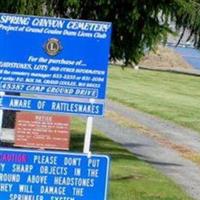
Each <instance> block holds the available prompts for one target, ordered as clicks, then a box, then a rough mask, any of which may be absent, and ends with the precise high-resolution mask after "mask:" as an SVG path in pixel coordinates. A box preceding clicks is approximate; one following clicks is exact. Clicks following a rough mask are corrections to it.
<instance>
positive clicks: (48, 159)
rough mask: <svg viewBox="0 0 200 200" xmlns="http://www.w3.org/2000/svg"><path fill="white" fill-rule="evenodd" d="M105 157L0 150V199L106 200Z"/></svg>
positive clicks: (107, 172)
mask: <svg viewBox="0 0 200 200" xmlns="http://www.w3.org/2000/svg"><path fill="white" fill-rule="evenodd" d="M109 163H110V161H109V158H108V157H107V156H104V155H92V156H91V157H87V155H85V154H72V153H65V152H50V151H45V152H41V151H32V150H21V149H20V150H13V149H4V148H2V149H0V196H1V199H3V200H22V199H32V200H33V199H34V200H106V198H107V187H108V186H107V184H108V176H109Z"/></svg>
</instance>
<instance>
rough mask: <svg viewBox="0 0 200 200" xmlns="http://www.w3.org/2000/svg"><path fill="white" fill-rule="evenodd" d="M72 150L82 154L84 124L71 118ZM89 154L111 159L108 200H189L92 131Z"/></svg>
mask: <svg viewBox="0 0 200 200" xmlns="http://www.w3.org/2000/svg"><path fill="white" fill-rule="evenodd" d="M72 121H73V123H72V126H71V135H72V138H71V149H70V151H73V152H82V148H83V138H84V134H83V133H84V130H85V124H83V123H82V122H80V121H79V120H77V119H76V118H73V120H72ZM91 150H92V152H95V153H100V154H106V155H109V156H110V157H111V170H110V171H111V176H110V182H109V183H110V184H109V185H110V187H109V194H108V200H191V198H189V197H187V195H186V194H185V193H184V192H183V191H182V190H181V189H180V188H179V187H178V186H176V185H175V184H174V183H173V182H172V181H170V180H169V179H168V178H166V177H165V176H163V175H162V174H161V173H159V172H158V171H156V170H155V169H154V168H153V167H151V166H150V165H149V164H147V163H145V162H143V161H140V160H138V159H137V158H136V157H134V156H133V155H132V154H131V153H129V152H128V151H126V150H125V149H123V148H122V147H121V146H120V145H118V144H116V143H114V142H112V141H111V140H109V139H107V138H106V137H105V136H104V135H103V134H102V133H99V132H97V131H95V134H94V135H93V137H92V148H91Z"/></svg>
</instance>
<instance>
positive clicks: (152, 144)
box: [94, 101, 200, 200]
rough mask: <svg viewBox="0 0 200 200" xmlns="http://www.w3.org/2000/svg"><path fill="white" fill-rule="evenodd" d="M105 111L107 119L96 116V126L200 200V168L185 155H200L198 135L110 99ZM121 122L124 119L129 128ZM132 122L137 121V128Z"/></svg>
mask: <svg viewBox="0 0 200 200" xmlns="http://www.w3.org/2000/svg"><path fill="white" fill-rule="evenodd" d="M107 111H108V116H107V117H106V118H99V119H95V124H94V127H95V128H97V129H98V130H101V131H103V132H104V133H106V135H107V136H108V137H110V138H111V139H113V140H114V141H116V142H118V143H121V144H122V145H123V146H124V147H125V148H127V149H128V150H129V151H131V152H133V153H134V154H135V155H136V156H138V157H139V158H140V159H142V160H145V161H146V162H148V163H150V164H152V165H153V166H155V167H156V168H157V169H158V170H160V171H161V172H163V173H164V174H165V175H167V176H169V177H170V178H171V179H172V180H173V181H175V182H176V183H177V184H179V185H180V186H182V187H183V189H184V190H185V191H186V192H188V194H189V195H190V196H191V197H193V198H194V199H196V200H200V167H199V165H197V164H195V163H194V162H192V161H191V160H190V159H186V158H184V155H185V154H186V155H188V151H189V153H191V154H192V153H195V155H200V134H198V133H196V132H194V131H191V130H188V129H185V128H182V127H180V126H177V125H175V124H171V123H169V122H166V121H163V120H160V119H158V118H155V117H152V116H150V115H147V114H145V113H142V112H139V111H136V110H134V109H130V108H128V107H126V106H123V105H121V104H118V103H114V102H111V101H108V102H107ZM113 116H114V117H113ZM120 121H123V123H124V122H127V124H128V127H124V125H125V124H123V123H122V122H120ZM131 123H132V124H137V126H136V128H134V126H131ZM190 151H191V152H190Z"/></svg>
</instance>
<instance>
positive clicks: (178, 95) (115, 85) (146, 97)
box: [108, 66, 200, 132]
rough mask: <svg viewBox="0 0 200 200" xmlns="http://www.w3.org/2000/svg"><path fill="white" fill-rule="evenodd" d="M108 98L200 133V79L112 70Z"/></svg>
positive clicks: (173, 74)
mask: <svg viewBox="0 0 200 200" xmlns="http://www.w3.org/2000/svg"><path fill="white" fill-rule="evenodd" d="M108 85H109V87H108V97H109V98H110V99H112V100H115V101H118V102H121V103H123V104H126V105H128V106H130V107H133V108H136V109H139V110H141V111H144V112H147V113H150V114H152V115H155V116H158V117H161V118H163V119H166V120H170V121H173V122H175V123H177V124H180V125H182V126H185V127H189V128H192V129H194V130H196V131H199V132H200V77H196V76H190V75H183V74H177V73H170V72H158V71H149V70H141V69H140V70H134V69H130V68H125V69H124V70H122V69H121V68H120V67H116V66H111V67H110V69H109V81H108Z"/></svg>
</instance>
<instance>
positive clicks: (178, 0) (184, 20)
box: [0, 0, 200, 64]
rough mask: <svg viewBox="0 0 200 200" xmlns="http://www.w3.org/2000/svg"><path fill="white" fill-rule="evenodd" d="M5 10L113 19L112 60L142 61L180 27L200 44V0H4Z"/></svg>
mask: <svg viewBox="0 0 200 200" xmlns="http://www.w3.org/2000/svg"><path fill="white" fill-rule="evenodd" d="M0 10H1V11H2V12H12V13H23V14H35V15H50V16H57V17H67V18H79V19H91V20H101V21H111V22H112V23H113V33H112V45H111V57H110V58H111V59H113V60H116V59H119V60H124V62H125V64H129V63H132V62H134V63H138V61H139V60H140V58H141V57H142V56H143V55H144V53H145V51H146V50H151V49H153V48H154V47H155V45H157V44H158V43H160V42H161V41H162V42H166V39H167V34H168V33H173V31H172V30H171V28H170V24H171V22H172V21H173V22H175V24H176V29H177V30H180V29H182V30H183V32H184V30H185V29H190V31H191V35H190V37H189V38H188V39H190V40H193V42H194V44H195V46H197V47H200V38H199V33H200V20H199V19H200V12H199V10H200V0H96V1H91V0H37V1H36V0H7V1H5V0H0Z"/></svg>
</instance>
